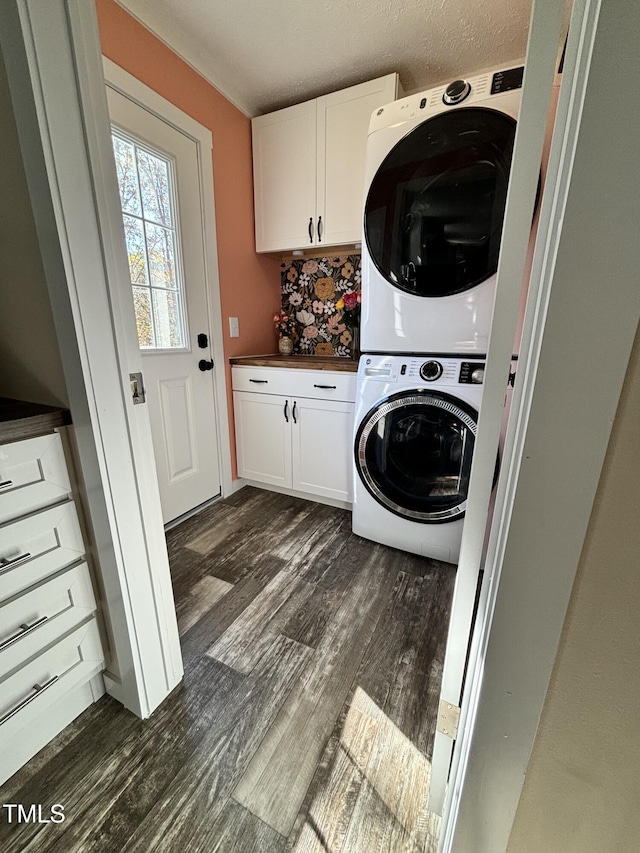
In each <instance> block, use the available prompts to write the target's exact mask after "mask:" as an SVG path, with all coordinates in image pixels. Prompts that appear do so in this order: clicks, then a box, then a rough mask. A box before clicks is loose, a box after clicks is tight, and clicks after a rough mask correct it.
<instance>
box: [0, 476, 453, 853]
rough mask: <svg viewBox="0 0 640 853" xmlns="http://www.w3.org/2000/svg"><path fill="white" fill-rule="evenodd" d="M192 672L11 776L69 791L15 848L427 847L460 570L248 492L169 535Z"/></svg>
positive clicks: (289, 501) (7, 837)
mask: <svg viewBox="0 0 640 853" xmlns="http://www.w3.org/2000/svg"><path fill="white" fill-rule="evenodd" d="M167 541H168V546H169V556H170V562H171V569H172V575H173V578H174V588H175V596H176V608H177V612H178V622H179V625H180V630H181V635H182V649H183V655H184V660H185V678H184V682H183V684H182V685H180V686H179V687H178V688H176V690H175V691H174V692H173V693H172V694H171V696H170V697H169V698H168V699H167V701H165V702H164V703H163V705H162V706H161V707H160V708H159V709H158V710H157V711H156V712H155V714H154V715H153V716H152V717H151V718H150V719H149V720H146V721H141V720H138V719H137V718H136V717H134V716H133V715H132V714H129V713H128V712H127V711H125V710H124V709H123V708H122V707H121V706H120V705H119V704H118V703H117V702H115V701H114V700H112V699H111V698H110V697H104V698H103V699H101V700H100V701H99V702H97V703H96V704H95V705H94V706H93V707H91V708H90V709H89V710H87V711H86V712H85V713H84V714H83V715H82V716H81V717H80V718H79V719H78V720H77V721H76V722H75V723H73V724H72V725H71V726H69V728H68V729H66V730H65V731H64V732H63V733H62V734H61V735H59V736H58V737H57V738H56V739H55V740H54V741H53V742H52V743H51V744H50V745H49V746H48V747H47V748H46V749H44V750H43V751H42V752H41V753H40V754H39V755H37V756H36V757H35V758H34V759H33V760H32V761H31V762H29V764H28V765H26V766H25V767H24V768H23V769H22V770H21V771H20V772H19V773H17V774H16V775H15V776H14V777H13V778H12V779H11V780H9V782H8V783H6V785H4V786H3V787H2V788H0V803H23V804H31V803H40V804H43V805H44V806H45V810H46V809H48V808H49V806H50V805H52V804H53V803H62V804H63V805H64V807H65V815H66V820H65V822H64V823H62V824H20V825H17V824H12V825H9V824H8V823H7V821H6V814H5V813H3V814H0V850H2V851H4V853H18V851H20V853H27V851H33V852H34V853H35V851H37V853H49V851H51V852H52V853H53V851H55V853H76V851H77V853H80V851H82V853H89V851H105V853H116V851H123V853H132V851H136V853H149V852H150V851H154V853H175V851H187V853H199V851H202V853H205V851H206V853H214V851H215V853H230V851H236V853H293V851H295V853H302V851H304V853H311V852H312V851H313V853H316V851H317V853H321V852H322V853H328V851H330V853H356V851H357V853H360V852H362V853H395V851H398V853H404V852H405V851H407V853H425V851H427V853H428V851H431V850H435V844H434V839H435V838H436V836H437V833H438V830H439V825H438V819H437V818H436V817H435V816H432V815H429V813H428V812H427V811H426V807H425V802H426V790H427V785H428V779H429V768H430V764H429V759H430V757H431V753H432V748H433V736H434V730H435V719H436V708H437V702H438V696H439V688H440V679H441V668H442V660H443V655H444V642H445V633H446V626H447V621H448V616H449V608H450V602H451V596H452V590H453V579H454V572H453V569H452V567H451V566H449V565H447V564H443V563H438V562H436V561H434V560H428V559H424V558H420V557H415V556H412V555H409V554H404V553H403V552H401V551H396V550H393V549H390V548H385V547H384V546H382V545H376V544H374V543H371V542H368V541H366V540H364V539H361V538H360V537H357V536H354V535H353V534H352V533H351V529H350V515H349V513H347V512H345V511H344V510H339V509H334V508H331V507H327V506H323V505H320V504H314V503H311V502H308V501H302V500H298V499H296V498H291V497H287V496H283V495H279V494H275V493H272V492H266V491H261V490H257V489H251V488H245V489H243V490H242V491H240V492H238V493H237V494H235V495H233V496H232V497H231V498H229V499H227V500H224V501H222V502H221V503H218V504H216V505H215V506H213V507H210V508H209V509H207V510H206V511H204V512H203V513H201V514H199V515H198V516H195V517H193V518H191V519H189V520H188V521H186V522H184V523H183V524H181V525H180V526H178V527H177V528H175V529H174V530H172V531H171V532H170V533H169V534H168V537H167Z"/></svg>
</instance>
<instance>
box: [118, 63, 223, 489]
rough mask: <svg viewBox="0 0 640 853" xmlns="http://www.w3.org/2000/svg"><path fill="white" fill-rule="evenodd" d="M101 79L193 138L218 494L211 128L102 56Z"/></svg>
mask: <svg viewBox="0 0 640 853" xmlns="http://www.w3.org/2000/svg"><path fill="white" fill-rule="evenodd" d="M102 63H103V68H104V76H105V81H106V83H107V85H108V86H110V87H111V88H112V89H114V90H115V91H116V92H119V93H120V94H121V95H123V96H124V97H125V98H128V99H129V100H131V101H133V102H134V103H136V104H137V105H138V106H140V107H142V108H143V109H145V110H147V111H148V112H150V113H152V114H153V115H155V116H156V117H157V118H159V119H161V120H162V121H164V122H166V123H167V124H169V125H171V126H172V127H173V128H175V130H177V131H178V132H180V133H182V134H184V135H185V136H187V137H189V139H191V140H193V142H194V143H195V145H196V149H197V152H198V154H197V156H198V170H199V173H200V200H201V206H202V222H203V234H202V238H203V246H204V251H205V275H206V282H207V310H208V315H209V328H210V329H211V348H212V351H213V363H214V367H213V374H214V396H215V407H216V428H217V430H216V431H217V436H218V457H219V461H220V477H221V486H222V496H223V497H226V496H227V495H229V494H231V443H230V436H229V410H228V398H227V377H226V372H225V357H224V347H223V340H224V338H223V330H222V308H221V297H220V276H219V271H218V253H217V237H216V217H215V201H214V188H213V161H212V159H211V151H212V149H213V136H212V134H211V131H210V130H209V129H208V128H206V127H204V125H202V124H200V123H199V122H197V121H196V120H195V119H193V118H191V116H189V115H187V113H185V112H183V111H182V110H181V109H179V108H178V107H176V106H175V105H174V104H172V103H171V102H170V101H167V100H166V98H163V97H162V95H159V94H158V93H157V92H156V91H154V90H153V89H151V88H150V87H149V86H147V85H145V84H144V83H141V82H140V80H138V79H137V78H136V77H134V76H133V75H132V74H129V72H128V71H125V70H124V69H123V68H121V67H120V66H119V65H116V64H115V62H112V61H111V60H110V59H107V58H106V57H104V56H103V57H102Z"/></svg>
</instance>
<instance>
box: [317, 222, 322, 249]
mask: <svg viewBox="0 0 640 853" xmlns="http://www.w3.org/2000/svg"><path fill="white" fill-rule="evenodd" d="M318 243H322V217H321V216H319V217H318Z"/></svg>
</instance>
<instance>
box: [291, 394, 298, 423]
mask: <svg viewBox="0 0 640 853" xmlns="http://www.w3.org/2000/svg"><path fill="white" fill-rule="evenodd" d="M297 405H298V403H297V402H296V400H294V401H293V411H292V412H291V414H292V415H293V422H294V424H297V423H298V421H297V419H296V406H297Z"/></svg>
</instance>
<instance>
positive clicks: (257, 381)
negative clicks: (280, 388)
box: [249, 379, 269, 385]
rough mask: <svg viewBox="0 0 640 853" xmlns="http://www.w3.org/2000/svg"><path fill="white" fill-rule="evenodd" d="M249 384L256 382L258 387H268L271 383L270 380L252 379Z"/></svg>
mask: <svg viewBox="0 0 640 853" xmlns="http://www.w3.org/2000/svg"><path fill="white" fill-rule="evenodd" d="M249 382H255V384H256V385H267V384H268V383H269V380H268V379H250V380H249Z"/></svg>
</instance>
